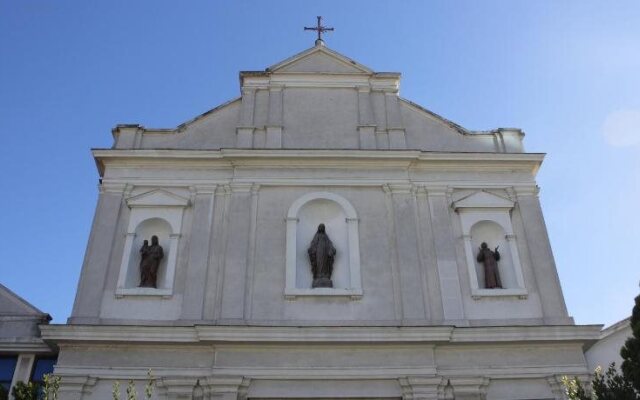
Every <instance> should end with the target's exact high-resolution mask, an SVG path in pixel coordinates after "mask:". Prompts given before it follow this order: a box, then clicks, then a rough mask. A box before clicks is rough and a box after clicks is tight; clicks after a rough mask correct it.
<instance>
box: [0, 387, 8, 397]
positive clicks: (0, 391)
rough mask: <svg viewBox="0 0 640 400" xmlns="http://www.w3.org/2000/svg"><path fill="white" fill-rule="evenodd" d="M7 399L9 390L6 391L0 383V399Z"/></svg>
mask: <svg viewBox="0 0 640 400" xmlns="http://www.w3.org/2000/svg"><path fill="white" fill-rule="evenodd" d="M8 399H9V392H7V389H5V388H4V386H2V385H0V400H8Z"/></svg>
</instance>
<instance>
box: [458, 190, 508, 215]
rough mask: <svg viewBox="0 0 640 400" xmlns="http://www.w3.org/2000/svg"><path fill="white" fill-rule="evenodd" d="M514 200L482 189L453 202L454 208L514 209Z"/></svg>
mask: <svg viewBox="0 0 640 400" xmlns="http://www.w3.org/2000/svg"><path fill="white" fill-rule="evenodd" d="M514 204H515V203H514V202H513V201H511V200H510V199H508V198H506V197H503V196H499V195H497V194H495V193H491V192H487V191H484V190H480V191H477V192H474V193H472V194H469V195H467V196H465V197H462V198H461V199H458V200H456V201H454V202H453V204H452V207H453V209H454V210H458V209H460V208H493V209H496V208H502V209H512V208H513V206H514Z"/></svg>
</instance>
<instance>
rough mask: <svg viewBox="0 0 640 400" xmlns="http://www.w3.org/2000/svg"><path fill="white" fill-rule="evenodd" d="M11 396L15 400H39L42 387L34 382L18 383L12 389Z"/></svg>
mask: <svg viewBox="0 0 640 400" xmlns="http://www.w3.org/2000/svg"><path fill="white" fill-rule="evenodd" d="M11 394H12V395H13V398H14V399H15V400H39V397H40V385H38V384H36V383H33V382H29V383H24V382H18V383H16V384H15V386H14V387H13V389H11Z"/></svg>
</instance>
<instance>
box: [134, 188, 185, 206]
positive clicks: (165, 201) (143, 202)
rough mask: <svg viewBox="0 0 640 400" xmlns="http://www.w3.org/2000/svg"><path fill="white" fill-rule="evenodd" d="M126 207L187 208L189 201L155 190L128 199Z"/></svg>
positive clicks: (167, 192)
mask: <svg viewBox="0 0 640 400" xmlns="http://www.w3.org/2000/svg"><path fill="white" fill-rule="evenodd" d="M127 205H128V206H129V208H131V207H187V206H188V205H189V199H187V198H185V197H182V196H178V195H177V194H175V193H171V192H169V191H167V190H164V189H155V190H152V191H149V192H146V193H142V194H139V195H136V196H132V197H129V198H128V199H127Z"/></svg>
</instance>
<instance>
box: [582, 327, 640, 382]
mask: <svg viewBox="0 0 640 400" xmlns="http://www.w3.org/2000/svg"><path fill="white" fill-rule="evenodd" d="M625 325H626V326H625V327H623V328H622V329H619V330H617V331H615V332H613V333H611V334H609V335H607V336H605V337H603V338H602V339H600V340H598V341H597V342H596V343H595V344H594V345H593V346H591V347H590V348H589V350H587V351H586V352H585V354H584V355H585V357H586V359H587V365H588V366H589V371H594V370H595V369H596V368H597V367H602V369H603V371H606V370H607V368H609V364H611V363H612V362H615V363H616V368H618V370H619V369H620V365H621V364H622V357H621V356H620V349H621V348H622V346H624V343H625V341H626V340H627V338H629V337H631V336H632V335H633V332H632V331H631V326H630V325H628V323H627V324H625Z"/></svg>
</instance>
